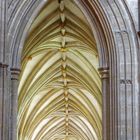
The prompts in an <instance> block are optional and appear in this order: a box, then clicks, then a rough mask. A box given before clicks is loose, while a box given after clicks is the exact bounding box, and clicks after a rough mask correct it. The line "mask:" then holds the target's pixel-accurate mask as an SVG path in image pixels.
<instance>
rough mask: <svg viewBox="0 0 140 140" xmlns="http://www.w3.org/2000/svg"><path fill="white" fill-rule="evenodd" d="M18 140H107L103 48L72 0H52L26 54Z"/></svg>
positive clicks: (27, 44) (38, 21)
mask: <svg viewBox="0 0 140 140" xmlns="http://www.w3.org/2000/svg"><path fill="white" fill-rule="evenodd" d="M21 61H22V68H21V70H22V71H21V75H20V84H19V89H18V140H101V139H102V136H101V135H102V95H101V80H100V76H99V73H98V70H97V69H98V64H99V61H98V52H97V48H96V42H95V39H94V36H93V34H92V30H91V28H90V26H89V24H88V22H87V20H86V17H85V16H84V14H83V13H82V12H81V10H80V9H79V8H78V6H77V5H76V4H75V3H74V2H73V1H72V0H59V1H58V0H49V2H48V3H47V4H46V5H45V6H44V8H43V9H42V10H41V11H40V13H39V14H38V16H37V17H36V19H35V21H34V23H33V24H32V26H31V28H30V30H29V34H28V36H27V39H26V42H25V47H24V49H23V54H22V60H21Z"/></svg>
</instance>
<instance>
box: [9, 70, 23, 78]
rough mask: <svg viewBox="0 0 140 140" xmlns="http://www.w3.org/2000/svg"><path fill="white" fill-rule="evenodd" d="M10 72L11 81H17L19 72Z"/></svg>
mask: <svg viewBox="0 0 140 140" xmlns="http://www.w3.org/2000/svg"><path fill="white" fill-rule="evenodd" d="M10 71H11V80H18V77H19V74H20V72H21V70H20V69H17V68H11V69H10Z"/></svg>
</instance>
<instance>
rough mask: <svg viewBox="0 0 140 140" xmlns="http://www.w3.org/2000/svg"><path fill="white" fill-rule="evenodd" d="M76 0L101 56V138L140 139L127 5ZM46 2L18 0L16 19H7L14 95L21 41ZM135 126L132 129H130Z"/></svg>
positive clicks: (134, 40) (133, 48)
mask: <svg viewBox="0 0 140 140" xmlns="http://www.w3.org/2000/svg"><path fill="white" fill-rule="evenodd" d="M75 2H76V3H77V4H78V5H79V7H80V9H81V10H82V11H83V13H84V14H85V15H86V16H87V19H88V21H89V22H90V25H91V27H92V30H93V33H94V36H95V38H96V41H97V48H98V52H99V56H100V69H99V70H100V72H101V74H102V82H103V89H102V93H103V99H104V104H103V107H104V109H103V110H104V111H103V112H104V113H103V118H104V120H103V125H104V131H103V134H104V135H103V137H104V139H105V140H115V139H119V138H122V139H127V138H128V137H131V138H132V139H133V138H136V139H139V136H138V131H139V127H138V126H137V125H136V123H139V120H138V119H135V118H136V113H137V112H138V111H139V107H138V104H137V103H138V102H139V101H137V103H134V102H133V100H134V98H135V99H138V88H137V87H138V86H137V84H138V81H137V80H138V79H137V73H138V71H137V65H136V63H135V62H137V46H138V41H137V38H135V36H136V31H135V28H134V26H133V25H132V23H133V20H132V18H131V16H130V13H129V11H128V8H127V5H126V3H125V2H120V1H119V2H112V3H111V4H110V3H109V2H108V1H106V2H103V1H100V2H97V1H93V2H90V1H86V2H85V1H83V0H80V1H75ZM45 3H47V1H45V0H44V1H39V0H38V1H29V2H28V3H27V2H25V1H22V2H19V5H21V6H20V7H18V6H17V7H16V8H17V9H18V10H17V11H21V12H13V13H11V17H12V16H13V17H15V18H14V19H13V20H12V19H11V20H10V19H9V46H10V47H9V48H10V50H9V51H8V53H9V52H10V60H8V61H9V64H10V67H11V75H12V77H13V78H12V80H14V81H12V82H13V87H12V88H13V89H12V90H13V92H15V96H17V95H16V91H17V85H16V83H14V82H16V81H15V79H16V78H15V75H16V74H17V73H18V72H19V70H18V69H20V57H21V51H22V48H23V46H24V40H25V38H26V35H27V33H28V29H29V27H30V25H31V23H32V22H33V21H34V18H35V17H36V15H37V13H38V12H39V11H40V9H41V8H42V6H43V5H44V4H45ZM114 10H116V11H117V12H114ZM25 17H26V18H25ZM125 17H128V19H126V18H125ZM15 23H18V24H15ZM15 99H16V98H15ZM16 106H17V105H16V104H15V106H14V107H15V108H16ZM134 110H136V112H134ZM13 114H14V113H13ZM128 115H129V117H128ZM14 118H16V115H15V116H14ZM15 120H16V119H15ZM108 121H109V122H108ZM13 123H15V122H13ZM134 128H135V129H136V131H135V132H133V129H134ZM14 130H15V129H14ZM128 131H129V133H128ZM13 133H15V131H13ZM122 133H123V134H122ZM13 136H15V134H13Z"/></svg>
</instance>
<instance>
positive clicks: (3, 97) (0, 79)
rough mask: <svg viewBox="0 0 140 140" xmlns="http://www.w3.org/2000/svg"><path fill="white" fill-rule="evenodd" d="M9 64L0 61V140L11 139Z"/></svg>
mask: <svg viewBox="0 0 140 140" xmlns="http://www.w3.org/2000/svg"><path fill="white" fill-rule="evenodd" d="M8 78H9V77H8V65H6V64H2V63H0V140H8V139H9V112H10V110H9V106H10V104H9V102H10V95H9V90H8V89H9V88H8V87H9V85H8Z"/></svg>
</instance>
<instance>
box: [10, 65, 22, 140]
mask: <svg viewBox="0 0 140 140" xmlns="http://www.w3.org/2000/svg"><path fill="white" fill-rule="evenodd" d="M10 70H11V130H10V131H11V136H10V137H11V139H10V140H16V139H17V108H18V83H19V82H18V77H19V73H20V70H19V69H16V68H11V69H10Z"/></svg>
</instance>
